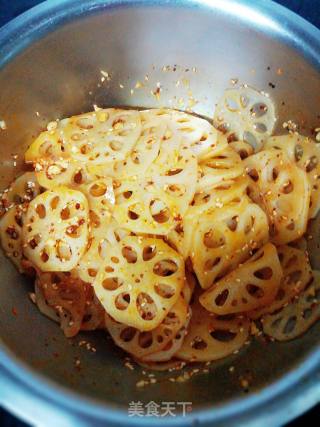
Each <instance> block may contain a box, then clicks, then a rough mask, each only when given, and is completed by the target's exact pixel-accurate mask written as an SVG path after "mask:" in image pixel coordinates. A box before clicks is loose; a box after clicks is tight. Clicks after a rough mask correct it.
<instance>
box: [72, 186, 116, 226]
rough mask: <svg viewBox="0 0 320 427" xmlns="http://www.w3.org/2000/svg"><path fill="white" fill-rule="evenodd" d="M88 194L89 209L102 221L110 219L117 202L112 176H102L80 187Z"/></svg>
mask: <svg viewBox="0 0 320 427" xmlns="http://www.w3.org/2000/svg"><path fill="white" fill-rule="evenodd" d="M79 190H80V191H81V192H82V193H83V194H84V195H85V196H86V198H87V200H88V203H89V209H90V211H92V212H93V214H94V215H95V216H97V217H98V218H99V219H100V221H106V220H107V221H109V220H110V218H111V212H112V211H113V208H114V204H115V195H114V191H113V182H112V179H111V178H100V179H97V180H95V181H92V182H90V183H88V184H84V185H82V186H80V187H79Z"/></svg>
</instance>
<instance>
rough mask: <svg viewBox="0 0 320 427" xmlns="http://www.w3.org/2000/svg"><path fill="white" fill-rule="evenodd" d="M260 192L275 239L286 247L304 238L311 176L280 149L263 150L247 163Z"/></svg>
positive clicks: (272, 236)
mask: <svg viewBox="0 0 320 427" xmlns="http://www.w3.org/2000/svg"><path fill="white" fill-rule="evenodd" d="M244 163H245V165H246V171H247V174H248V175H249V177H250V178H251V180H252V183H253V188H254V189H253V193H255V194H257V193H256V189H258V192H259V197H258V198H260V201H259V200H257V197H254V199H255V200H256V201H257V202H259V203H260V204H261V206H262V207H263V208H265V210H266V211H267V212H268V216H269V222H270V235H271V240H272V241H273V242H274V243H275V244H276V245H282V244H286V243H289V242H292V241H294V240H296V239H298V238H300V237H301V236H302V235H303V234H304V233H305V231H306V227H307V220H308V211H309V202H310V185H309V182H308V178H307V175H306V173H305V172H304V171H302V170H301V169H299V168H298V167H297V166H296V165H295V164H293V163H291V162H290V161H289V159H288V157H287V156H286V155H285V153H283V152H282V151H280V150H275V149H269V150H263V151H261V152H260V153H258V154H255V155H253V156H251V157H249V158H247V159H246V160H245V161H244Z"/></svg>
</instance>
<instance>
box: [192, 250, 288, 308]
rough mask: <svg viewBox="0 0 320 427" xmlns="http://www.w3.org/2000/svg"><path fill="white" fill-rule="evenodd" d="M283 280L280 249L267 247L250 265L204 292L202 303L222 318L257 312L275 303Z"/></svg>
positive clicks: (248, 263) (260, 251) (238, 269)
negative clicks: (246, 312)
mask: <svg viewBox="0 0 320 427" xmlns="http://www.w3.org/2000/svg"><path fill="white" fill-rule="evenodd" d="M281 278H282V268H281V265H280V261H279V258H278V254H277V250H276V247H275V246H273V245H272V244H271V243H267V244H266V245H265V246H263V247H262V248H261V249H260V250H259V251H258V252H257V253H255V254H254V255H253V257H252V258H250V259H249V260H248V261H247V262H245V263H244V264H242V265H241V266H240V267H238V268H236V269H235V270H233V271H232V272H231V273H229V274H228V275H227V276H225V277H223V278H222V279H221V280H219V281H218V282H216V283H215V284H214V285H213V286H212V287H211V288H210V289H208V290H207V291H206V292H204V293H203V294H202V295H201V296H200V298H199V301H200V303H201V304H202V305H203V306H204V308H205V309H207V310H208V311H210V312H212V313H215V314H218V315H225V314H233V313H241V312H245V311H249V310H254V309H257V308H259V307H263V306H265V305H267V304H270V303H271V302H272V301H273V300H274V298H275V296H276V295H277V292H278V289H279V285H280V281H281Z"/></svg>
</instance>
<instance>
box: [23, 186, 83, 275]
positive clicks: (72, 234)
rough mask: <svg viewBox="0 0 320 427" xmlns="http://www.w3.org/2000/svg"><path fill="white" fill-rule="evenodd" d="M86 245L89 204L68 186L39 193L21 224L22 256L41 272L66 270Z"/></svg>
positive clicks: (69, 268) (80, 254) (81, 253)
mask: <svg viewBox="0 0 320 427" xmlns="http://www.w3.org/2000/svg"><path fill="white" fill-rule="evenodd" d="M87 242H88V202H87V199H86V198H85V196H84V195H83V194H82V193H80V191H75V190H70V189H69V188H67V187H62V186H61V187H57V188H56V189H55V190H50V191H46V192H44V193H42V194H39V195H38V196H37V197H36V198H35V199H33V200H32V202H31V203H30V204H29V207H28V210H27V213H26V218H25V221H24V225H23V243H24V246H23V248H24V254H25V256H26V257H27V258H28V259H29V260H30V261H31V262H33V263H34V264H35V265H36V266H37V267H38V268H39V269H40V270H41V271H69V270H71V269H72V268H74V267H75V266H76V265H77V263H78V261H79V259H80V258H81V256H82V255H83V253H84V251H85V249H86V245H87Z"/></svg>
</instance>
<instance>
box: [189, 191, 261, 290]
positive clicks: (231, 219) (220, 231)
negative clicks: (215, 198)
mask: <svg viewBox="0 0 320 427" xmlns="http://www.w3.org/2000/svg"><path fill="white" fill-rule="evenodd" d="M267 240H268V222H267V217H266V215H265V213H264V212H263V211H262V209H261V208H260V207H259V206H258V205H256V204H254V203H250V202H248V199H247V198H243V200H242V201H241V202H240V203H232V204H231V203H230V205H226V206H224V207H223V208H221V209H218V210H216V211H214V212H212V213H207V214H203V215H202V216H201V217H200V218H199V219H198V224H195V229H194V233H193V238H192V244H191V247H192V251H191V260H192V264H193V268H194V271H195V273H196V275H197V278H198V280H199V283H200V285H201V286H202V288H204V289H207V288H209V287H210V286H211V285H212V284H213V283H214V282H215V281H216V280H217V279H218V278H219V277H222V276H223V275H224V274H226V273H227V272H229V271H230V270H232V269H234V268H236V267H237V266H238V264H239V263H241V262H243V261H245V260H246V259H247V258H249V257H250V255H251V254H252V250H253V249H257V248H259V247H260V246H262V245H263V244H264V243H266V241H267Z"/></svg>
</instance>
